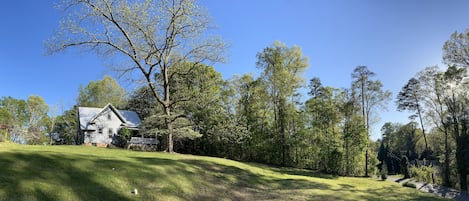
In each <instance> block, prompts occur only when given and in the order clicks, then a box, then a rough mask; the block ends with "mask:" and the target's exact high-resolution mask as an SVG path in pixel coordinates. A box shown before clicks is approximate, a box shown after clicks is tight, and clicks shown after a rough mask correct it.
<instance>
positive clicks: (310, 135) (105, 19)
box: [0, 0, 469, 191]
mask: <svg viewBox="0 0 469 201" xmlns="http://www.w3.org/2000/svg"><path fill="white" fill-rule="evenodd" d="M70 2H71V3H70V5H68V4H67V5H63V6H64V8H65V9H66V11H67V10H70V9H71V8H74V9H79V10H80V11H82V12H73V13H72V15H70V16H67V17H68V18H67V19H68V20H69V21H67V22H68V23H67V24H61V27H60V30H59V31H58V32H57V33H56V34H55V35H54V36H53V37H52V38H51V39H50V41H49V42H48V43H47V48H48V50H49V51H50V52H51V53H56V52H60V51H63V50H65V49H67V48H70V47H80V48H83V49H84V50H90V51H95V52H96V53H97V54H98V55H100V56H103V57H104V58H108V57H117V58H119V59H123V60H126V61H127V62H126V63H122V66H115V69H116V70H118V71H119V72H122V73H127V74H132V75H137V74H138V76H136V77H133V78H134V79H135V80H136V81H135V83H142V84H141V85H139V86H140V87H139V88H138V89H136V90H133V91H127V92H126V91H125V90H124V89H123V88H122V87H121V86H119V84H118V82H117V81H116V80H114V79H113V78H111V77H108V76H105V77H104V78H103V80H99V81H97V82H93V81H92V82H90V83H89V84H88V85H87V86H80V87H79V94H78V97H77V103H76V106H74V107H73V108H70V109H68V110H66V111H64V112H63V114H61V115H56V114H57V111H56V109H51V110H49V106H47V104H45V102H44V100H43V99H42V98H41V97H38V96H30V97H29V98H28V99H27V100H19V99H15V98H12V97H2V98H1V99H0V132H2V134H3V135H0V139H2V140H11V141H15V142H19V143H28V144H42V143H48V144H54V143H56V144H77V143H78V141H79V140H78V138H79V136H78V133H77V130H76V129H77V107H78V106H85V107H103V106H105V105H106V104H107V103H111V104H113V105H114V106H117V107H119V109H127V110H133V111H136V112H137V113H138V114H139V115H140V117H141V119H142V120H143V122H142V126H141V129H140V131H139V132H140V133H141V134H142V135H146V136H155V135H156V137H157V138H158V139H159V142H161V143H160V144H159V145H158V146H159V151H163V150H166V151H168V152H173V151H175V152H179V153H190V154H199V155H209V156H218V157H227V158H231V159H236V160H242V161H253V162H259V163H265V164H272V165H278V166H291V167H298V168H307V169H318V170H321V171H323V172H326V173H330V174H335V175H347V176H363V175H365V176H369V175H375V174H378V173H383V172H384V171H386V172H388V173H404V174H405V173H406V172H405V170H404V169H405V168H401V167H407V166H408V165H407V163H410V164H417V161H419V160H425V161H431V163H430V165H429V167H430V168H432V169H431V170H429V171H433V172H431V173H432V174H433V175H436V176H435V177H438V178H439V180H438V179H437V181H436V182H441V183H442V184H444V185H446V186H451V187H458V188H460V189H462V190H465V191H467V175H468V174H469V172H468V171H469V110H468V106H469V94H468V90H467V89H468V83H469V82H467V79H465V78H466V77H467V76H468V75H467V69H468V68H469V45H468V44H469V32H468V31H466V32H463V33H457V32H455V33H454V34H453V35H451V37H450V38H449V40H448V41H447V42H446V43H445V45H444V47H443V50H444V53H443V61H444V62H445V64H447V65H448V67H447V68H445V69H441V68H440V67H438V66H433V67H427V68H424V69H423V70H421V71H420V72H419V73H417V74H416V75H415V77H412V78H410V79H409V82H408V83H407V84H406V85H405V86H403V88H402V90H401V92H400V93H399V94H397V96H396V99H395V101H396V105H397V109H398V110H399V111H410V112H412V113H413V115H411V116H410V117H409V123H408V124H405V125H401V124H397V123H393V122H387V123H385V124H384V125H383V126H382V129H381V131H382V138H381V140H379V141H378V142H373V141H370V127H371V126H372V125H373V123H374V122H376V119H377V118H379V112H380V110H382V109H384V108H385V106H386V105H387V102H388V101H390V100H391V99H392V95H391V92H389V91H388V90H386V89H385V87H384V86H383V83H381V81H380V80H378V79H375V76H376V75H375V73H374V72H373V71H372V69H369V68H368V67H367V66H357V67H356V68H355V69H354V70H353V71H352V72H350V73H351V80H350V81H351V82H350V83H351V84H350V86H349V87H346V88H334V87H331V86H324V85H323V84H322V83H321V80H320V78H318V77H314V78H305V77H303V72H304V71H305V70H306V69H307V68H308V65H309V58H308V57H307V56H305V55H303V54H302V51H301V48H300V47H299V46H291V47H289V46H287V45H286V44H284V43H282V42H280V41H276V42H274V43H273V44H272V45H271V46H268V47H265V48H264V49H263V50H259V52H258V53H257V63H256V64H253V67H254V65H255V67H257V68H258V69H259V70H260V71H261V74H260V75H259V76H254V75H251V74H244V75H240V76H234V77H232V78H230V79H227V80H224V79H223V78H222V75H221V74H220V73H219V72H217V71H216V70H215V69H214V68H213V67H212V66H213V65H214V63H216V62H220V61H223V58H224V51H225V44H224V43H223V41H222V40H221V39H219V38H218V37H216V36H210V35H208V34H207V29H208V28H209V25H210V23H209V21H208V18H207V16H206V14H205V13H204V12H202V11H201V10H200V9H199V7H198V6H197V5H196V4H195V3H194V2H193V1H192V0H178V1H169V0H162V1H157V2H156V3H155V2H153V1H143V2H140V1H137V2H134V3H133V4H132V5H129V4H128V3H126V1H115V2H114V3H110V2H108V1H96V2H95V1H79V0H76V1H70ZM96 27H98V29H95V28H96ZM331 73H332V72H331ZM305 85H308V87H307V91H308V93H307V94H302V93H301V92H300V91H301V90H300V89H302V88H304V86H305ZM124 97H125V98H124ZM54 108H55V107H54ZM48 114H51V115H50V116H49V115H48ZM442 142H444V143H442ZM401 164H404V165H401ZM423 166H425V165H423ZM419 167H421V166H418V165H415V169H416V170H415V171H417V170H418V168H419ZM425 167H426V166H425ZM436 173H438V174H436Z"/></svg>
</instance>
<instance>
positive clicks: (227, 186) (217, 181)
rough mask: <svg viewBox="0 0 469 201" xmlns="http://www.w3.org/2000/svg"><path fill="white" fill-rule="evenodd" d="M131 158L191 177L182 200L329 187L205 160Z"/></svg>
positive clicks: (259, 196)
mask: <svg viewBox="0 0 469 201" xmlns="http://www.w3.org/2000/svg"><path fill="white" fill-rule="evenodd" d="M134 159H136V160H138V161H140V162H142V163H144V164H147V165H155V166H170V168H171V169H172V170H173V171H174V173H175V174H177V175H181V174H182V175H184V178H192V179H193V183H192V184H191V185H193V186H194V187H195V188H196V189H197V191H198V193H197V194H194V195H192V196H187V197H184V199H185V200H272V199H274V200H283V199H282V198H283V197H284V195H282V194H281V193H280V192H281V191H285V190H287V191H288V190H308V189H328V188H330V186H329V185H328V184H323V183H317V182H312V181H308V180H305V179H288V178H286V179H283V178H278V177H271V176H266V175H262V174H256V173H252V172H251V171H249V170H244V169H241V168H239V167H235V166H231V165H223V164H220V163H215V162H211V161H205V160H193V159H180V160H177V161H176V160H169V159H156V160H155V159H153V158H143V157H142V158H140V157H135V158H134Z"/></svg>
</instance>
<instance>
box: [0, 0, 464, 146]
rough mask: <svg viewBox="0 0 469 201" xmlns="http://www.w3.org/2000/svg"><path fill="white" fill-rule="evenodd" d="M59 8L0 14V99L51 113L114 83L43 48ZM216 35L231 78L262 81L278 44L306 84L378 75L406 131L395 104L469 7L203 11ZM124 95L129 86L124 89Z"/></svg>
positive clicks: (18, 5)
mask: <svg viewBox="0 0 469 201" xmlns="http://www.w3.org/2000/svg"><path fill="white" fill-rule="evenodd" d="M56 2H57V1H54V0H41V1H36V0H16V1H5V2H2V3H1V4H2V5H1V6H0V27H1V28H0V70H1V71H0V72H1V76H0V97H1V96H12V97H15V98H19V99H26V98H27V97H28V96H29V95H33V94H34V95H39V96H42V97H43V98H44V99H45V101H46V102H47V103H48V104H50V105H59V106H60V107H63V108H64V109H69V108H70V107H71V106H72V105H74V104H75V98H76V96H77V94H78V87H79V85H80V84H82V85H86V84H87V83H88V82H89V81H91V80H98V79H101V78H102V77H103V76H104V75H105V74H111V75H113V72H111V71H110V69H109V68H108V67H106V62H105V60H103V59H102V58H98V57H96V56H94V55H92V54H88V53H84V52H80V51H79V50H71V51H67V52H65V53H60V54H55V55H52V56H47V55H45V51H44V45H43V43H44V41H45V40H46V39H47V38H48V37H49V36H50V35H51V34H52V32H53V30H54V29H56V28H57V25H58V22H59V20H60V17H61V15H62V13H61V11H58V10H55V9H54V8H53V6H54V4H55V3H56ZM200 3H201V5H202V6H204V7H205V8H206V9H207V10H208V12H209V14H210V15H211V16H212V18H213V21H214V23H215V24H216V25H217V26H218V29H217V30H215V32H216V33H217V34H219V35H221V36H222V37H223V38H224V40H225V41H226V42H228V43H229V44H230V48H229V49H228V54H227V62H226V63H224V64H216V65H215V68H216V69H217V70H218V71H219V72H221V73H222V74H223V77H224V78H229V77H231V76H232V75H233V74H239V75H240V74H244V73H253V74H258V70H257V69H256V67H255V62H256V53H258V52H260V51H262V49H263V48H265V47H267V46H269V45H271V44H272V43H273V42H274V41H275V40H280V41H282V42H284V43H285V44H287V45H288V46H292V45H298V46H300V47H302V50H303V54H304V55H305V56H308V57H309V58H310V67H309V69H308V70H307V72H306V74H305V78H306V79H311V78H312V77H320V78H321V80H322V82H323V84H324V85H329V86H333V87H338V88H340V87H349V86H350V83H351V76H350V74H351V72H352V70H353V69H354V68H355V67H356V66H358V65H366V66H368V68H369V69H370V70H372V71H374V72H375V73H376V74H377V76H376V78H377V79H380V80H381V81H382V82H383V84H384V88H385V89H387V90H390V91H392V92H393V100H392V101H391V102H390V103H389V107H388V112H380V117H381V122H379V123H377V124H376V125H375V126H374V127H375V128H374V132H373V134H372V138H373V139H376V138H377V137H379V136H380V133H379V128H380V127H381V125H382V123H383V122H386V121H392V122H406V121H407V116H408V114H405V113H399V112H396V111H395V110H396V109H395V108H396V107H395V104H394V99H395V95H396V94H397V93H398V91H399V90H400V89H401V88H402V86H403V85H404V84H405V83H406V82H407V80H408V79H409V78H411V77H412V76H413V75H415V73H416V72H418V71H419V70H421V69H423V68H424V67H427V66H432V65H440V67H444V66H443V65H442V64H441V60H442V59H441V48H442V46H443V43H444V42H445V41H446V40H447V39H448V38H449V36H450V34H451V33H453V32H454V31H459V32H461V31H464V30H465V29H467V28H469V12H467V9H469V1H464V0H382V1H376V0H341V1H338V0H322V1H319V0H288V1H287V0H256V1H225V0H205V1H200ZM121 84H122V85H123V86H124V87H125V86H129V84H128V83H125V81H124V80H122V83H121Z"/></svg>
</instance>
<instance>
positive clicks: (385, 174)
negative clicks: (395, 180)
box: [380, 161, 388, 181]
mask: <svg viewBox="0 0 469 201" xmlns="http://www.w3.org/2000/svg"><path fill="white" fill-rule="evenodd" d="M380 175H381V180H383V181H384V180H386V179H387V178H388V167H387V165H386V163H385V162H384V161H383V163H382V165H381V171H380Z"/></svg>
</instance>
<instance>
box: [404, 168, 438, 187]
mask: <svg viewBox="0 0 469 201" xmlns="http://www.w3.org/2000/svg"><path fill="white" fill-rule="evenodd" d="M410 170H411V171H412V176H413V177H414V178H415V179H416V180H417V181H421V182H428V183H433V177H432V175H433V174H434V173H435V168H433V167H432V166H424V165H422V166H420V167H415V166H413V167H412V168H411V169H410Z"/></svg>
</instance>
